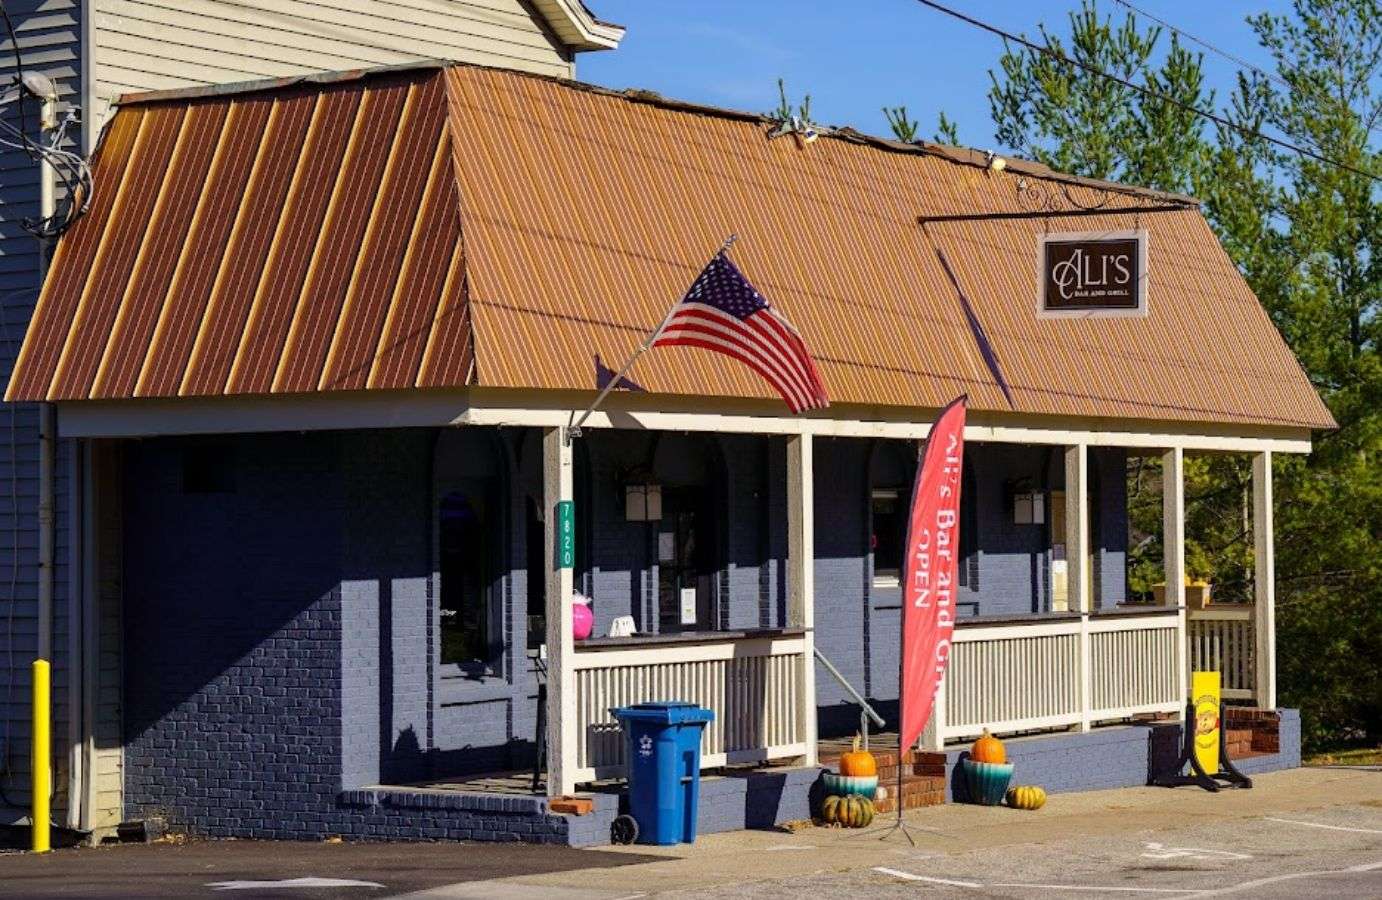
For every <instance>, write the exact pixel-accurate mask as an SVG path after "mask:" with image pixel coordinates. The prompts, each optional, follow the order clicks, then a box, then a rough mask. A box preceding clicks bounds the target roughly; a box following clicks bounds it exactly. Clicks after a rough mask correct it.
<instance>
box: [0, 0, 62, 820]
mask: <svg viewBox="0 0 1382 900" xmlns="http://www.w3.org/2000/svg"><path fill="white" fill-rule="evenodd" d="M6 9H7V10H8V11H9V13H10V16H11V18H12V19H13V20H14V24H15V29H16V31H17V32H18V35H19V47H20V51H21V52H22V54H23V59H24V64H25V68H26V70H33V71H39V72H43V73H44V74H46V75H48V76H49V77H50V78H52V79H53V80H54V82H55V83H56V84H57V86H58V91H59V95H60V98H61V99H60V101H59V110H60V114H61V113H62V112H63V111H65V109H66V105H67V103H68V102H70V101H71V100H72V99H73V98H75V97H77V96H78V95H79V93H80V88H81V83H80V82H81V68H80V56H81V54H80V53H79V50H78V47H79V44H78V41H79V36H80V20H81V5H80V3H78V2H77V0H17V2H10V3H7V4H6ZM14 74H15V67H14V55H13V52H12V48H11V46H10V42H9V40H8V38H7V37H6V39H5V40H4V41H3V44H0V81H2V82H5V83H9V82H10V80H11V79H12V78H13V76H14ZM27 112H28V124H29V130H30V133H34V132H35V131H36V127H37V125H36V122H37V114H38V109H37V106H36V104H34V103H32V102H31V103H29V104H28V105H27ZM5 115H6V119H7V120H8V121H10V122H11V123H13V124H15V125H16V126H17V125H19V117H18V116H17V115H16V113H15V107H14V105H11V106H10V107H9V109H8V111H7V112H6V114H5ZM38 211H39V210H38V167H37V164H36V163H34V162H33V161H32V160H30V159H29V158H28V157H27V156H26V155H25V154H23V153H21V152H19V151H14V150H3V151H0V380H3V383H6V384H7V383H8V382H9V376H10V371H11V369H12V368H13V365H14V360H15V356H16V355H17V354H18V352H19V344H20V341H21V340H22V338H23V336H24V331H25V329H26V328H27V327H28V322H29V317H30V315H31V314H32V312H33V307H34V302H35V301H36V300H37V297H38V285H39V248H38V242H37V241H36V240H35V239H34V238H33V236H32V235H30V234H29V233H28V232H27V231H25V230H24V229H23V227H22V226H21V225H20V224H19V223H20V221H21V220H22V219H24V218H25V217H29V216H37V215H38ZM0 423H3V427H4V428H5V431H6V432H7V437H5V438H3V439H0V443H3V444H6V445H8V446H4V447H0V583H3V584H4V585H5V586H4V587H0V823H12V822H15V821H17V820H19V819H21V818H23V817H24V816H26V815H27V807H28V804H29V794H28V780H29V732H30V722H29V689H30V676H29V667H30V664H31V663H32V662H33V659H34V657H35V655H36V652H37V637H38V628H37V613H38V414H37V407H36V406H34V405H33V404H22V405H13V404H6V405H5V407H4V408H3V409H0ZM71 452H72V451H71V447H70V445H68V444H66V443H63V444H60V445H59V447H58V451H57V454H56V457H57V459H56V485H55V490H56V495H55V498H54V500H55V512H56V521H55V529H56V532H55V537H56V541H55V553H56V560H57V562H56V565H55V567H54V590H53V594H54V596H53V659H52V663H53V738H54V748H53V749H54V761H55V766H56V768H55V770H54V774H55V787H56V789H57V790H58V792H59V796H58V798H57V801H56V802H57V805H58V807H59V808H65V804H66V797H65V792H66V789H67V775H68V772H67V720H68V715H69V709H70V706H69V700H68V684H69V680H70V679H69V673H68V668H69V667H68V650H67V642H68V633H69V628H68V608H67V607H68V597H69V595H68V589H67V582H68V568H69V565H68V563H69V558H70V547H69V527H68V522H69V510H70V496H69V495H70V492H69V485H68V475H69V472H70V463H69V460H70V454H71ZM11 585H12V587H11ZM61 815H62V813H61V812H59V816H61Z"/></svg>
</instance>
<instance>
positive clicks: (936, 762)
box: [819, 749, 945, 784]
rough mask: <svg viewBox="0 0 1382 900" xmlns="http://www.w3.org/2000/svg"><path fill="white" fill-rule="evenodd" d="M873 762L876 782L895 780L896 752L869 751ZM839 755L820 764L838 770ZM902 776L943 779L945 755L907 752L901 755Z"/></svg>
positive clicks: (832, 756)
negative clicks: (876, 774)
mask: <svg viewBox="0 0 1382 900" xmlns="http://www.w3.org/2000/svg"><path fill="white" fill-rule="evenodd" d="M870 752H871V753H872V754H873V759H874V762H875V763H877V764H878V782H879V784H883V783H885V782H893V781H896V780H897V750H896V749H893V750H871V751H870ZM840 755H841V754H839V753H827V754H824V755H822V756H821V757H820V760H819V761H820V764H821V765H822V766H825V767H826V768H827V769H830V771H832V772H838V771H839V770H840ZM902 759H903V762H904V764H905V765H904V768H903V770H902V772H903V774H904V775H928V776H936V777H941V778H944V777H945V754H944V753H929V752H927V751H924V750H908V751H907V752H906V753H904V754H902Z"/></svg>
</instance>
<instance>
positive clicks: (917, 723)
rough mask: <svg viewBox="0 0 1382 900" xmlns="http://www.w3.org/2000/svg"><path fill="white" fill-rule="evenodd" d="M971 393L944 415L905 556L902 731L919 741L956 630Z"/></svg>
mask: <svg viewBox="0 0 1382 900" xmlns="http://www.w3.org/2000/svg"><path fill="white" fill-rule="evenodd" d="M965 399H966V398H964V397H960V398H959V399H958V400H955V401H953V402H952V403H951V404H950V405H949V406H947V407H946V408H945V409H943V410H941V414H940V415H939V416H938V417H937V418H936V424H934V425H932V426H931V434H930V435H929V436H928V437H927V439H926V450H925V452H924V453H923V454H922V459H921V466H920V467H919V468H918V469H917V477H916V482H915V484H914V485H913V486H912V510H911V514H910V516H909V517H908V519H907V543H906V544H905V545H904V546H905V549H906V556H905V557H904V559H903V563H902V591H903V593H902V598H903V603H902V684H901V688H902V691H901V702H902V734H901V738H902V740H901V746H903V747H911V746H913V745H915V743H916V741H917V739H918V738H920V737H921V733H922V731H923V730H924V729H925V728H926V722H927V721H928V720H929V719H930V718H931V709H932V707H933V706H934V705H935V699H936V689H937V688H939V687H940V682H941V677H942V676H943V675H944V674H945V666H946V663H947V662H948V661H949V659H950V639H951V636H952V635H953V634H954V632H955V586H956V583H957V582H956V573H957V566H956V558H957V556H958V554H959V549H960V482H961V478H960V473H961V469H962V466H963V465H964V445H965Z"/></svg>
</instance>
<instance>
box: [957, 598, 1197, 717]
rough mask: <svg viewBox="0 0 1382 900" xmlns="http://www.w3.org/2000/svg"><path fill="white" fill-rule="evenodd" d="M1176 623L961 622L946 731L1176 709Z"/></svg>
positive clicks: (1151, 619) (1109, 619)
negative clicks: (1087, 701) (993, 623)
mask: <svg viewBox="0 0 1382 900" xmlns="http://www.w3.org/2000/svg"><path fill="white" fill-rule="evenodd" d="M1176 628H1177V620H1176V614H1175V613H1174V612H1168V613H1166V614H1164V615H1134V616H1114V615H1108V616H1091V617H1089V618H1088V619H1087V621H1083V622H1082V621H1081V619H1080V617H1079V616H1070V617H1062V618H1060V619H1055V620H1053V621H1041V620H1035V621H1031V622H1023V623H1020V624H1001V625H971V626H964V627H960V628H956V629H955V636H954V644H953V646H952V647H951V650H950V666H949V671H948V672H947V673H946V676H945V686H944V689H943V696H944V703H945V707H944V709H945V713H944V722H943V724H942V725H941V736H942V739H943V740H954V739H960V738H968V737H972V736H974V735H977V734H979V733H980V732H982V731H983V729H985V728H988V729H989V730H991V731H995V732H1000V733H1001V732H1014V731H1036V730H1041V729H1048V728H1062V727H1066V726H1069V725H1075V724H1080V723H1082V722H1090V721H1100V720H1108V719H1122V718H1127V717H1129V716H1133V715H1138V714H1140V713H1149V712H1176V711H1178V710H1179V709H1180V706H1181V699H1180V684H1179V677H1178V676H1179V673H1178V672H1177V664H1178V663H1177V647H1176V640H1177V637H1176V634H1177V630H1176ZM1083 679H1088V689H1087V692H1086V691H1085V690H1084V687H1085V686H1084V684H1083ZM1085 696H1088V697H1089V709H1088V710H1086V709H1084V708H1083V705H1084V697H1085Z"/></svg>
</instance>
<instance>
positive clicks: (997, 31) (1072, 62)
mask: <svg viewBox="0 0 1382 900" xmlns="http://www.w3.org/2000/svg"><path fill="white" fill-rule="evenodd" d="M916 2H917V3H920V4H921V5H922V6H926V7H930V8H931V9H934V10H935V11H936V12H940V13H944V14H946V15H947V16H950V17H951V18H953V19H958V20H960V21H961V22H964V23H965V24H966V25H972V26H974V27H975V28H978V29H980V30H981V31H987V32H988V33H989V34H993V35H997V36H998V37H1001V38H1003V40H1005V41H1011V42H1013V43H1014V44H1019V45H1021V46H1023V47H1026V48H1027V49H1028V50H1031V51H1033V52H1034V53H1040V54H1042V55H1043V56H1047V57H1050V58H1051V59H1054V60H1055V61H1056V62H1059V63H1063V64H1065V65H1068V66H1074V67H1076V68H1077V69H1083V70H1084V71H1085V72H1088V73H1089V74H1091V75H1096V76H1098V77H1100V78H1104V79H1106V80H1108V81H1112V82H1115V83H1117V84H1121V85H1122V86H1123V87H1125V88H1128V89H1129V90H1134V91H1137V92H1138V93H1139V94H1141V95H1142V96H1144V97H1149V98H1151V99H1153V100H1157V101H1159V102H1162V103H1169V104H1170V105H1172V106H1174V107H1176V108H1177V109H1180V110H1182V111H1183V112H1188V113H1191V114H1193V115H1196V116H1199V117H1201V118H1203V119H1208V120H1209V121H1211V122H1213V123H1214V124H1216V125H1219V126H1220V127H1223V128H1228V129H1230V130H1232V131H1236V132H1238V133H1239V134H1241V135H1243V136H1244V137H1250V138H1254V139H1256V140H1260V141H1266V142H1267V143H1269V144H1274V145H1276V146H1278V147H1280V148H1282V149H1283V150H1289V151H1291V152H1293V153H1298V154H1300V155H1301V156H1304V157H1307V158H1309V159H1313V160H1315V161H1316V162H1320V163H1324V164H1325V165H1328V166H1334V167H1335V168H1338V169H1343V170H1344V171H1345V172H1351V173H1353V174H1354V175H1362V176H1363V177H1364V178H1369V179H1372V180H1373V181H1382V176H1379V175H1376V174H1374V173H1373V172H1369V171H1367V170H1366V169H1360V168H1358V167H1356V166H1351V165H1349V164H1348V163H1345V162H1340V161H1338V160H1336V159H1331V158H1330V157H1328V156H1325V155H1323V154H1321V153H1316V152H1315V151H1314V150H1311V149H1309V148H1307V147H1302V146H1300V145H1299V144H1293V143H1291V142H1290V141H1287V140H1283V139H1281V138H1278V137H1273V136H1272V135H1270V134H1263V133H1262V132H1260V131H1258V130H1257V129H1255V128H1249V127H1247V126H1246V125H1239V124H1238V123H1236V122H1233V121H1231V120H1229V119H1226V118H1224V117H1223V116H1221V115H1219V114H1218V113H1213V112H1209V111H1208V110H1203V109H1200V108H1199V107H1198V106H1194V105H1192V104H1189V103H1186V102H1185V101H1183V100H1177V99H1176V98H1175V97H1172V96H1170V95H1168V94H1163V93H1161V92H1160V91H1154V90H1152V89H1151V88H1149V87H1145V86H1143V85H1140V84H1136V83H1134V82H1131V81H1128V80H1127V79H1125V78H1119V77H1118V76H1117V75H1113V74H1110V73H1108V72H1105V71H1104V70H1103V69H1099V68H1096V67H1094V66H1092V65H1090V64H1089V63H1085V62H1080V61H1079V60H1077V59H1071V58H1070V57H1068V56H1066V55H1065V54H1063V53H1058V52H1056V51H1055V50H1052V49H1051V48H1050V47H1048V46H1046V45H1044V44H1038V43H1035V42H1034V41H1030V40H1028V39H1027V38H1025V37H1022V36H1021V35H1016V34H1013V33H1012V32H1010V31H1004V30H1003V29H1001V28H999V27H998V26H996V25H990V24H989V23H987V22H984V21H981V20H979V19H976V18H974V17H973V16H969V15H966V14H964V13H962V12H960V11H959V10H955V9H951V8H950V7H948V6H944V5H942V4H940V3H936V2H935V0H916Z"/></svg>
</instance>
